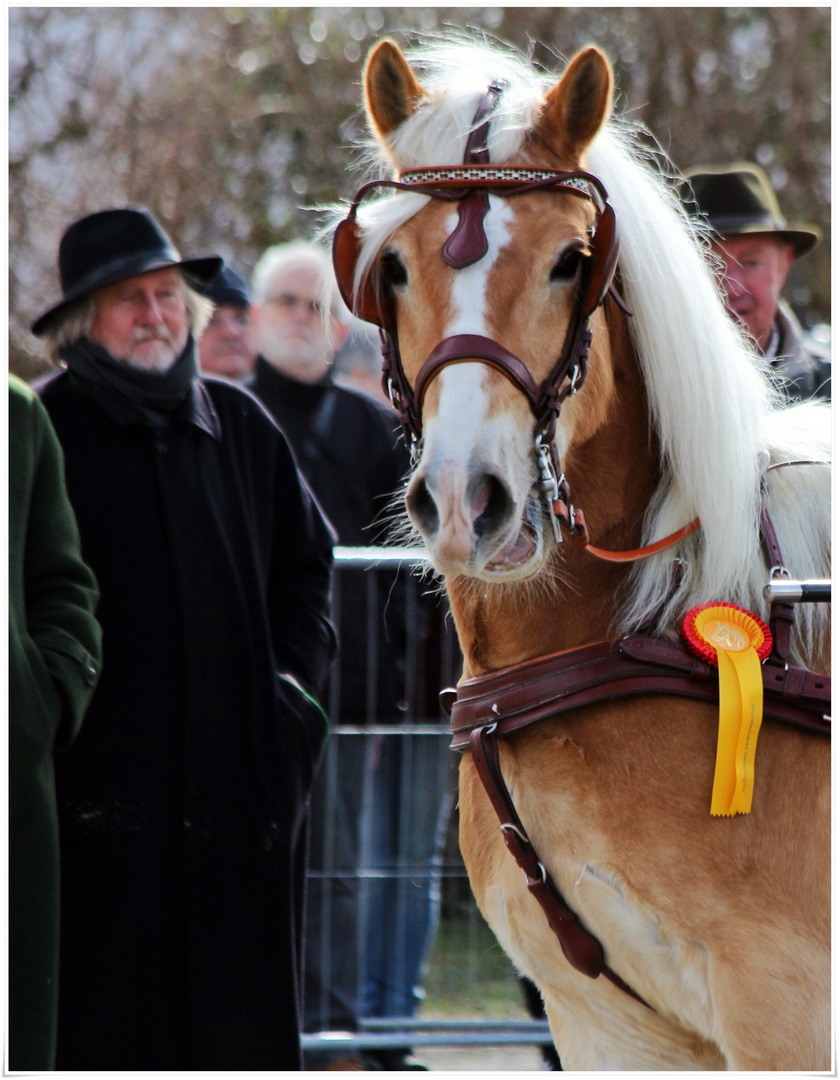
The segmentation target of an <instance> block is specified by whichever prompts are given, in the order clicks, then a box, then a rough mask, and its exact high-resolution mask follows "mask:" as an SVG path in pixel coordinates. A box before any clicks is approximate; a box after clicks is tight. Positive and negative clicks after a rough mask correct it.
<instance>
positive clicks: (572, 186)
mask: <svg viewBox="0 0 840 1080" xmlns="http://www.w3.org/2000/svg"><path fill="white" fill-rule="evenodd" d="M503 89H504V84H503V83H501V82H496V83H493V84H491V86H490V87H489V88H488V90H487V93H486V94H485V96H484V98H483V99H482V101H481V102H480V104H479V107H478V110H477V111H476V114H475V117H474V119H473V125H472V130H471V132H470V135H469V137H468V140H467V146H466V151H465V155H464V164H463V165H462V166H455V167H430V168H424V169H415V170H410V171H406V172H403V173H401V174H400V178H399V179H398V180H374V181H371V182H370V183H367V184H364V185H363V186H362V187H361V188H360V189H359V190H358V191H357V192H356V194H355V196H354V198H353V201H352V203H351V206H350V209H349V212H348V214H347V217H346V218H345V219H344V220H343V221H342V222H341V223H340V224H339V226H338V227H337V229H336V232H335V236H334V240H333V264H334V267H335V273H336V279H337V282H338V286H339V291H340V293H341V295H342V298H343V299H344V301H345V303H346V304H347V306H348V307H349V308H350V309H351V310H352V311H353V312H354V314H356V315H357V316H358V317H359V318H361V319H363V320H365V321H367V322H371V323H374V324H375V325H377V326H378V327H379V329H380V336H381V339H382V354H383V367H382V372H383V374H382V386H383V390H384V391H385V393H386V395H387V396H388V397H389V399H390V401H391V404H392V405H393V407H394V408H395V409H396V411H397V412H398V414H399V418H400V422H401V424H402V426H403V431H404V434H405V438H406V443H407V444H408V446H409V448H410V450H411V452H412V456H413V457H414V458H415V460H416V459H417V458H418V457H419V444H420V440H421V437H422V405H423V399H424V396H425V394H426V391H427V389H428V387H429V384H430V382H431V380H432V379H433V378H434V377H435V376H436V375H438V374H439V373H440V371H442V369H443V368H444V367H446V366H448V365H451V364H457V363H460V362H463V361H465V360H469V361H476V360H479V361H481V362H483V363H485V364H487V365H488V366H490V367H492V368H494V369H495V370H497V371H499V372H500V373H501V374H502V375H504V376H505V377H506V378H507V379H508V380H509V381H510V382H511V383H513V385H514V386H516V387H517V389H519V390H520V391H521V392H522V393H523V394H524V395H525V398H526V399H527V401H528V403H529V405H530V408H531V412H532V414H533V416H534V446H535V453H536V460H537V467H538V471H539V477H540V482H539V486H540V489H541V491H542V494H543V499H544V502H545V504H546V507H547V509H548V510H549V516H550V520H551V522H552V527H553V530H554V536H555V540H556V541H557V542H560V541H561V540H562V539H563V535H562V530H561V526H562V527H563V528H564V529H565V530H566V531H568V532H569V533H570V534H571V535H572V536H573V537H574V538H575V539H576V540H577V542H578V543H580V544H581V545H582V546H583V548H584V550H586V551H588V552H589V554H591V555H593V556H594V557H597V558H601V559H606V560H609V561H611V562H630V561H635V560H636V559H641V558H646V557H647V556H649V555H653V554H655V553H656V552H659V551H662V550H664V549H666V548H668V547H671V546H672V545H673V544H676V543H677V542H679V541H680V540H682V539H683V538H684V537H686V536H688V535H689V534H690V533H692V532H694V531H695V530H696V529H698V528H699V527H700V522H699V520H697V519H695V520H694V521H692V522H689V524H688V525H686V526H684V527H683V528H682V529H679V530H677V532H675V533H672V534H671V535H670V536H667V537H665V538H663V539H662V540H659V541H657V542H656V543H654V544H650V545H647V546H646V547H643V548H640V549H637V550H634V551H617V552H616V551H606V550H604V549H601V548H597V547H595V546H594V545H592V544H591V542H590V538H589V534H588V531H587V528H586V523H585V519H584V517H583V514H582V512H581V511H580V510H575V507H574V506H573V504H572V502H571V497H570V493H569V489H568V484H567V482H566V480H565V478H564V476H563V474H562V471H561V468H560V462H559V459H558V455H557V450H556V447H555V444H554V434H555V430H556V423H557V416H558V414H559V411H560V407H561V405H562V403H563V402H564V401H565V400H566V398H567V397H568V396H570V395H572V394H574V393H575V392H576V391H577V390H578V389H579V388H580V386H581V384H582V383H583V381H584V379H585V377H586V371H587V360H588V355H589V346H590V343H591V341H592V331H591V330H590V329H589V319H590V316H591V315H592V313H593V312H594V311H595V310H596V309H597V308H598V307H599V306H600V305H602V304H604V303H605V302H606V299H607V297H608V296H609V297H611V298H612V299H613V301H614V302H615V303H617V304H618V305H619V307H620V308H621V310H622V311H623V312H624V313H625V314H626V315H630V314H631V312H629V311H628V310H627V308H626V307H625V305H624V303H623V301H622V299H621V297H620V296H619V294H618V292H617V291H616V288H615V283H614V279H615V273H616V268H617V264H618V244H619V238H618V226H617V222H616V217H615V212H614V210H613V208H612V206H611V205H610V203H609V199H608V196H607V192H606V190H605V188H604V185H603V184H602V182H601V181H600V180H599V179H598V178H597V177H596V176H593V175H592V174H591V173H588V172H584V171H580V170H575V171H556V170H548V169H538V168H520V167H509V166H493V165H490V164H488V162H489V153H488V150H487V137H488V133H489V123H490V120H489V117H490V114H491V113H492V111H493V109H494V108H495V105H496V103H497V100H498V97H499V95H500V93H501V92H502V90H503ZM379 188H392V189H394V190H398V191H412V192H418V193H421V194H423V195H427V196H429V197H431V198H434V199H438V200H444V201H452V202H457V204H458V223H457V225H456V227H455V229H454V230H453V232H452V234H451V235H450V236H449V238H448V239H447V240H446V242H445V243H444V245H443V248H442V249H441V253H442V255H443V258H444V260H445V261H446V262H447V263H448V264H449V265H450V266H452V267H454V268H456V269H460V268H463V267H465V266H469V265H472V264H473V263H475V262H477V261H478V260H479V259H480V258H482V257H483V256H484V254H486V252H487V250H488V243H487V238H486V235H485V232H484V226H483V221H484V217H485V215H486V214H487V212H488V210H489V205H490V204H489V194H488V193H489V192H491V191H492V192H494V193H495V194H497V195H499V196H502V197H504V198H512V197H515V196H517V195H522V194H526V193H529V192H534V191H555V192H562V193H565V194H570V195H573V196H575V197H577V198H584V199H587V200H588V201H589V202H591V203H592V204H593V205H594V206H595V209H596V222H595V224H594V226H593V227H592V229H591V231H590V242H589V251H588V252H583V253H582V254H583V255H584V256H585V257H584V258H583V260H582V268H581V277H580V284H579V287H578V291H577V296H576V298H575V301H574V306H573V311H572V315H571V318H570V321H569V325H568V328H567V331H566V335H565V338H564V341H563V346H562V348H561V350H560V354H559V356H558V358H557V360H556V361H555V363H554V365H553V366H552V368H551V371H550V372H549V374H548V376H547V377H546V379H544V380H543V382H542V383H541V384H537V383H536V381H535V380H534V378H533V376H532V375H531V373H530V371H529V370H528V368H527V366H526V365H525V364H524V363H523V362H522V360H521V359H519V358H518V357H517V356H515V355H514V354H513V353H511V352H510V351H509V350H507V349H506V348H504V347H503V346H502V345H501V344H499V343H498V342H496V341H493V340H492V339H490V338H487V337H484V336H482V335H476V334H459V335H454V336H451V337H447V338H444V339H443V341H441V342H440V343H439V344H438V345H437V346H436V347H435V348H434V349H433V350H432V352H431V353H430V354H429V356H428V357H427V358H426V360H425V362H424V363H423V365H422V366H421V368H420V371H419V374H418V376H417V378H416V380H415V383H414V386H412V385H411V383H410V382H409V380H408V378H407V377H406V374H405V371H404V369H403V365H402V360H401V357H400V350H399V337H398V332H397V320H396V304H395V301H394V296H393V293H392V291H391V290H390V289H389V288H388V287H387V283H386V282H385V280H384V278H383V276H382V274H381V272H380V271H379V269H378V268H377V267H374V269H373V271H372V273H371V274H370V275H368V277H367V278H366V279H365V280H364V281H363V282H362V283H361V284H360V286H359V287H358V289H357V288H356V287H355V276H356V264H357V262H358V259H359V255H360V252H361V244H362V230H361V226H360V225H359V223H358V221H357V211H358V208H359V206H360V204H361V202H362V200H363V199H364V197H365V196H366V195H367V194H368V192H370V191H372V190H375V189H379ZM791 464H800V463H798V462H797V463H791ZM802 464H805V463H802ZM775 467H778V466H775ZM761 537H762V541H763V544H764V549H765V554H766V557H767V560H768V566H769V567H770V568H771V572H770V576H771V578H784V577H788V578H789V577H790V575H789V573H788V571H787V570H786V569H785V567H784V560H783V558H782V553H781V549H780V547H779V544H778V540H777V537H776V533H775V530H774V528H773V525H772V522H771V521H770V517H769V515H768V514H767V512H766V509H762V511H761ZM794 610H795V609H794V607H793V605H792V604H791V603H788V602H786V601H784V600H781V599H774V600H773V602H772V603H771V606H770V619H769V622H770V627H771V632H772V635H773V642H774V645H773V651H772V653H771V655H770V657H769V658H768V660H767V661H765V663H764V665H763V666H762V679H763V687H764V714H765V715H766V716H770V717H773V718H774V719H776V720H780V721H783V722H786V723H791V724H795V725H796V726H798V727H800V728H802V729H804V730H805V731H808V732H812V733H814V732H815V733H820V734H830V719H829V716H828V715H827V714H828V711H829V710H830V701H831V680H830V678H829V677H828V676H822V675H817V674H814V673H813V672H809V671H806V670H805V669H803V668H798V667H791V666H789V664H788V663H787V657H788V655H789V648H790V645H789V642H790V629H791V625H792V622H793V618H794ZM651 622H652V620H651ZM649 625H650V623H649ZM637 694H669V695H676V696H680V697H686V698H692V699H695V700H701V701H708V702H717V701H718V697H719V689H718V671H717V668H715V667H714V666H712V665H710V664H708V663H706V662H705V661H704V660H702V659H700V658H698V657H697V656H695V655H694V654H693V653H692V652H690V651H689V650H688V648H686V647H685V646H684V645H682V643H680V642H670V641H666V640H662V639H657V638H654V637H652V636H651V635H650V634H649V633H647V632H644V631H642V632H639V633H637V634H633V635H630V636H628V637H625V638H621V639H615V640H611V641H605V642H599V643H594V644H589V645H585V646H583V647H581V648H576V649H572V650H569V651H566V652H560V653H554V654H551V655H548V656H540V657H537V658H536V659H533V660H529V661H526V662H525V663H522V664H517V665H514V666H513V667H508V668H503V669H501V670H498V671H494V672H491V673H490V674H487V675H482V676H478V677H477V678H472V679H468V680H466V681H465V682H463V683H462V684H461V685H460V686H459V687H458V688H457V689H452V690H444V691H443V692H442V694H441V700H442V703H443V705H444V707H445V708H446V709H447V711H449V712H450V714H451V732H452V742H451V747H452V749H454V750H465V749H467V748H469V751H470V753H471V755H472V759H473V762H474V764H475V767H476V770H477V772H478V775H479V777H480V779H481V781H482V784H483V786H484V789H485V791H486V792H487V795H488V798H489V799H490V802H491V804H492V806H493V808H494V810H495V812H496V814H497V816H498V818H499V823H500V827H501V831H502V836H503V838H504V842H505V844H506V846H507V848H508V850H509V851H510V852H511V854H512V855H513V856H514V858H515V859H516V861H517V863H518V864H519V866H520V867H521V868H522V870H523V871H524V873H525V877H526V882H527V886H528V889H529V890H530V891H531V893H532V894H533V895H534V897H535V898H536V899H537V901H538V902H539V904H540V906H541V907H542V909H543V911H544V913H545V915H546V918H547V920H548V922H549V925H550V926H551V929H552V930H553V931H554V933H555V935H556V936H557V939H558V941H559V943H560V947H561V949H562V951H563V954H564V956H565V957H566V959H567V960H568V961H569V963H570V964H571V965H572V966H573V967H574V968H575V969H576V970H577V971H580V972H581V973H582V974H584V975H587V976H588V977H590V978H596V977H598V976H599V975H603V976H604V977H605V978H606V979H608V980H609V981H610V982H612V983H613V984H614V985H616V986H618V987H619V988H620V989H622V990H624V991H625V992H626V993H628V994H629V995H630V996H632V997H633V998H635V999H636V1000H637V1001H639V1002H641V1003H642V1004H643V1005H645V1006H646V1007H648V1008H650V1006H648V1005H647V1002H645V1001H644V1000H643V999H642V998H641V997H639V995H638V994H637V993H636V992H635V991H634V990H633V989H632V988H631V987H629V986H628V985H627V984H626V983H625V982H624V981H623V979H621V977H620V976H619V975H617V974H616V973H615V972H614V971H613V970H612V969H611V968H610V967H609V966H608V965H607V964H606V963H605V960H604V950H603V947H602V946H601V944H600V942H599V941H598V940H597V939H596V938H595V937H594V936H593V935H592V934H591V933H590V932H589V931H588V930H587V929H586V928H585V927H584V926H583V925H582V924H581V923H580V921H579V919H578V917H577V915H576V914H575V913H574V912H573V911H572V909H571V908H570V907H569V906H568V904H567V903H566V901H565V900H564V898H563V896H562V895H561V893H560V891H559V890H558V889H557V887H556V885H555V884H554V882H553V881H552V879H551V876H550V875H549V874H548V872H547V871H546V869H545V866H544V865H543V863H542V862H541V861H540V859H539V857H538V855H537V853H536V852H535V850H534V847H533V845H532V843H531V841H530V839H529V837H528V834H527V831H526V830H525V827H524V825H523V823H522V821H521V819H520V817H519V815H518V813H517V810H516V807H515V806H514V804H513V800H512V798H511V795H510V792H509V791H508V788H507V785H506V784H505V781H504V777H503V775H502V771H501V768H500V765H499V750H498V739H499V738H502V737H504V736H506V735H509V734H511V733H512V732H515V731H519V730H522V729H523V728H525V727H527V726H529V725H531V724H534V723H538V722H539V721H540V720H544V719H547V718H548V717H553V716H558V715H560V714H562V713H565V712H568V711H570V710H573V709H577V708H579V707H581V706H583V705H590V704H596V703H600V702H605V701H611V700H616V699H619V698H622V697H625V696H628V695H637Z"/></svg>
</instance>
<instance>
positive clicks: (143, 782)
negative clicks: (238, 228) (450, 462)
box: [33, 208, 335, 1072]
mask: <svg viewBox="0 0 840 1080" xmlns="http://www.w3.org/2000/svg"><path fill="white" fill-rule="evenodd" d="M58 261H59V271H60V277H61V287H62V293H63V295H62V298H61V300H60V301H59V302H58V303H57V304H54V305H53V306H52V307H50V308H49V309H48V310H47V311H46V312H45V313H44V314H43V315H42V316H41V317H40V318H39V319H38V320H37V321H36V322H35V324H34V326H33V332H34V333H35V334H37V335H39V336H42V337H45V338H46V339H47V347H48V351H49V353H50V355H51V356H52V357H53V358H54V359H56V360H57V361H58V362H59V363H60V364H61V365H63V366H64V367H65V368H66V370H64V371H63V372H62V373H60V374H58V375H57V376H55V377H52V378H51V379H50V381H49V382H48V383H47V384H46V385H44V386H43V387H42V389H41V396H42V401H43V403H44V405H45V406H46V408H47V411H48V412H49V414H50V418H51V419H52V422H53V425H54V427H55V429H56V432H57V434H58V437H59V440H60V442H61V445H62V448H63V450H64V457H65V463H66V476H67V488H68V493H69V495H70V501H71V503H72V505H73V508H74V510H75V513H76V517H77V520H78V523H79V532H80V534H81V541H82V553H83V555H84V558H85V560H86V561H87V563H88V564H89V565H90V567H91V569H92V570H93V571H94V573H95V575H96V578H97V580H98V582H99V587H100V593H101V602H100V607H99V611H98V617H99V620H100V622H101V624H102V629H103V660H102V668H103V673H102V677H101V679H100V681H99V685H98V687H97V690H96V693H95V694H94V696H93V699H92V702H91V705H90V708H89V710H88V712H87V715H86V718H85V723H84V725H83V733H82V735H81V736H80V737H79V738H78V739H77V740H76V742H75V743H74V744H73V746H72V747H71V748H70V749H69V750H68V751H67V752H66V753H64V754H62V755H60V756H57V757H56V786H57V794H58V812H59V824H60V840H61V880H62V912H61V915H62V924H61V939H60V963H59V1005H58V1044H57V1056H56V1068H57V1069H60V1070H77V1071H84V1072H88V1071H95V1070H99V1071H107V1072H117V1071H127V1070H134V1071H147V1070H171V1071H176V1070H201V1071H216V1070H272V1071H283V1070H290V1069H299V1068H300V1067H301V1056H300V1039H299V1021H298V984H299V971H298V964H299V946H300V914H301V904H302V898H301V890H302V884H303V881H302V855H303V852H302V850H301V838H302V830H303V827H304V822H305V813H306V799H307V795H308V790H309V786H310V784H311V781H312V775H313V771H314V768H315V765H316V762H317V759H318V756H319V753H320V749H321V746H322V743H323V741H324V737H325V735H326V723H325V718H324V715H323V713H322V711H321V709H320V707H319V706H318V705H317V702H316V700H315V699H316V697H317V695H318V694H319V693H320V691H321V689H322V687H323V683H324V681H325V677H326V673H327V668H328V665H329V663H330V660H331V657H332V654H333V651H334V644H335V636H334V632H333V630H332V626H331V624H330V621H329V601H328V593H329V574H330V564H331V548H332V543H333V536H332V531H331V529H330V527H329V526H328V525H327V523H326V522H325V520H324V518H323V516H322V514H321V512H320V510H319V508H318V505H317V503H316V502H315V500H314V498H313V497H312V495H311V493H310V491H309V489H308V487H307V486H306V484H305V482H304V481H303V480H302V478H301V477H300V474H299V473H298V471H297V468H296V465H295V462H294V458H293V456H292V453H291V451H290V449H289V446H288V444H287V442H286V440H285V438H284V436H283V435H282V433H281V432H280V429H279V428H278V427H277V426H276V424H275V423H274V421H273V420H272V419H271V418H270V417H269V416H268V414H267V413H266V412H265V410H264V409H263V408H262V407H261V406H260V405H259V403H258V402H257V401H256V400H255V399H254V398H253V397H252V396H251V395H250V394H248V393H247V392H246V391H244V390H242V389H240V388H239V387H237V386H234V385H233V384H232V383H229V382H225V381H223V380H216V379H214V380H208V381H206V382H205V381H204V380H203V379H202V378H200V377H199V375H198V371H197V364H196V346H195V339H196V337H197V336H198V334H199V333H200V331H201V326H202V324H203V322H204V321H205V320H206V318H207V314H208V310H209V308H210V304H209V302H208V301H207V300H205V299H204V298H202V297H201V296H200V295H199V294H198V292H197V289H198V288H200V287H201V286H203V285H204V284H206V283H207V281H209V280H210V279H211V278H212V277H213V275H214V274H215V273H216V272H217V271H218V269H219V266H220V264H221V260H220V259H217V258H209V259H191V260H185V259H182V258H181V256H180V254H179V253H178V251H177V250H176V248H175V247H174V245H173V244H172V241H171V240H170V238H169V237H168V236H167V235H166V233H165V232H164V231H163V229H162V228H161V227H160V225H159V224H158V222H157V221H156V220H155V218H154V217H153V216H152V215H151V214H150V213H149V212H148V211H146V210H142V209H135V208H125V209H123V208H120V209H113V210H104V211H101V212H99V213H95V214H90V215H88V216H86V217H84V218H82V219H80V220H79V221H77V222H75V223H73V224H72V225H70V227H69V228H68V229H67V230H66V232H65V234H64V236H63V238H62V240H61V245H60V248H59V258H58Z"/></svg>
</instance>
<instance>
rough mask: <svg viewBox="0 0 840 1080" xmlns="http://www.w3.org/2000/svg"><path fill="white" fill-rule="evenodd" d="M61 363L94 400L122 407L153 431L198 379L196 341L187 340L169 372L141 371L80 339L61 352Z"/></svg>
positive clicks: (176, 406)
mask: <svg viewBox="0 0 840 1080" xmlns="http://www.w3.org/2000/svg"><path fill="white" fill-rule="evenodd" d="M60 356H61V359H62V360H63V361H64V362H65V363H66V364H67V367H68V368H69V370H70V371H71V372H72V373H73V375H75V376H76V378H77V379H78V380H79V382H80V383H81V384H82V386H83V388H84V389H85V390H86V391H87V392H88V393H89V394H90V395H91V397H93V398H94V400H97V399H98V400H102V399H106V400H108V401H110V402H111V403H114V404H117V405H120V406H122V407H123V408H124V409H126V410H127V411H128V412H130V413H133V414H135V415H136V416H137V418H138V419H141V420H144V421H145V422H146V423H148V424H151V425H152V426H153V427H159V426H161V424H163V423H165V422H166V420H167V419H168V418H169V416H171V415H172V414H173V413H174V412H175V410H176V409H177V408H178V406H179V405H181V404H182V402H184V401H186V400H187V398H188V397H189V394H190V391H191V390H192V387H193V383H194V382H195V379H196V376H197V375H198V364H197V363H196V358H195V339H194V338H193V336H192V334H190V335H189V337H188V338H187V344H186V345H185V346H184V349H183V351H182V352H181V355H180V356H179V357H178V359H177V360H176V361H175V363H174V364H173V365H172V367H171V368H170V369H169V370H168V371H164V372H157V371H143V370H141V369H140V368H136V367H131V366H130V365H129V364H126V363H122V362H120V361H119V360H115V359H114V358H113V357H112V356H111V354H110V353H109V352H108V350H107V349H104V348H103V347H102V346H101V345H97V344H96V343H95V342H93V341H90V340H89V339H88V338H80V339H79V341H76V342H75V343H74V344H73V345H68V346H65V347H64V348H63V349H61V351H60Z"/></svg>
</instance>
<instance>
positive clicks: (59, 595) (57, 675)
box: [8, 376, 101, 1071]
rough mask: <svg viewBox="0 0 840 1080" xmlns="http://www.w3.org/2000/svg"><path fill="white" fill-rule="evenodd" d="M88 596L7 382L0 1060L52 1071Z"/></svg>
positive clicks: (36, 423)
mask: <svg viewBox="0 0 840 1080" xmlns="http://www.w3.org/2000/svg"><path fill="white" fill-rule="evenodd" d="M98 598H99V591H98V589H97V586H96V581H95V579H94V576H93V573H92V572H91V570H90V569H89V568H88V567H87V566H86V565H85V563H84V562H82V558H81V554H80V549H79V532H78V529H77V527H76V518H75V516H74V514H73V510H72V507H71V506H70V502H69V500H68V498H67V491H66V488H65V486H64V461H63V457H62V453H61V449H60V447H59V444H58V440H57V438H56V436H55V432H54V431H53V428H52V424H51V423H50V420H49V417H48V416H47V412H46V410H45V409H44V407H43V405H42V404H41V402H40V400H39V399H38V397H36V395H35V394H34V393H33V392H32V391H31V390H30V389H29V387H28V386H26V384H25V383H23V382H21V381H20V380H19V379H16V378H15V377H14V376H10V377H9V1036H8V1045H9V1065H10V1068H11V1069H13V1070H25V1071H30V1070H42V1069H52V1068H54V1058H55V1027H56V1004H57V990H58V924H59V854H58V821H57V816H56V800H55V781H54V775H53V757H52V752H53V748H54V747H63V746H67V745H69V743H70V742H71V741H72V740H73V738H74V737H75V735H76V732H77V731H78V729H79V726H80V724H81V722H82V717H83V716H84V712H85V709H86V708H87V705H88V702H89V701H90V698H91V696H92V694H93V691H94V688H95V686H96V680H97V678H98V676H99V665H100V657H101V652H100V645H101V631H100V628H99V623H98V622H97V621H96V619H95V618H94V610H95V608H96V603H97V600H98Z"/></svg>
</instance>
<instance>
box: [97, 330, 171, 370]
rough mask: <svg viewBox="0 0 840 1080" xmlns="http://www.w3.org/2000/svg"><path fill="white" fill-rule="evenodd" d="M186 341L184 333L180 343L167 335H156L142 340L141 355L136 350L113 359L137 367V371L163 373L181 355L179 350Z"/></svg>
mask: <svg viewBox="0 0 840 1080" xmlns="http://www.w3.org/2000/svg"><path fill="white" fill-rule="evenodd" d="M186 343H187V337H186V335H185V336H184V340H183V341H182V342H181V343H180V344H178V343H177V342H173V341H172V340H171V338H169V337H168V335H167V337H166V338H163V337H156V338H155V339H154V340H152V341H148V340H146V341H145V342H143V344H144V349H143V354H142V355H138V354H137V353H136V352H134V351H132V352H129V353H128V354H127V355H125V356H115V357H114V359H115V360H118V361H119V362H120V363H121V364H126V365H127V366H128V367H132V368H137V369H138V370H139V371H151V372H155V373H157V374H158V375H163V374H164V373H165V372H167V371H169V369H170V368H171V367H172V365H173V364H174V363H175V361H176V360H177V359H178V357H179V356H180V355H181V351H182V350H183V348H184V346H185V345H186ZM135 348H136V346H135Z"/></svg>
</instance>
